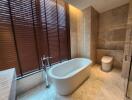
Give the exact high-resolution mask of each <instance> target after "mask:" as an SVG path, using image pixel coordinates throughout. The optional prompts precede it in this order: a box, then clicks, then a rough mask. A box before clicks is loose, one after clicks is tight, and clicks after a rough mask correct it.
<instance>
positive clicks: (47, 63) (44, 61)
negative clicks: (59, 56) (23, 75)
mask: <svg viewBox="0 0 132 100" xmlns="http://www.w3.org/2000/svg"><path fill="white" fill-rule="evenodd" d="M51 58H52V57H46V56H45V55H44V56H43V57H42V58H41V64H42V68H43V69H44V71H45V73H44V72H42V73H43V76H44V75H45V81H46V88H49V81H48V72H47V69H48V68H50V61H49V60H50V59H51Z"/></svg>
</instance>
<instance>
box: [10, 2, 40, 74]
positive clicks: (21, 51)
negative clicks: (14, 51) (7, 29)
mask: <svg viewBox="0 0 132 100" xmlns="http://www.w3.org/2000/svg"><path fill="white" fill-rule="evenodd" d="M10 4H11V13H12V18H13V24H14V30H15V36H16V37H15V38H16V42H17V47H18V55H19V59H20V64H21V68H22V73H27V72H30V71H33V70H35V69H38V68H39V67H38V66H39V58H38V55H37V46H36V41H35V33H34V26H33V25H34V24H33V15H32V14H33V13H32V10H33V9H32V0H10Z"/></svg>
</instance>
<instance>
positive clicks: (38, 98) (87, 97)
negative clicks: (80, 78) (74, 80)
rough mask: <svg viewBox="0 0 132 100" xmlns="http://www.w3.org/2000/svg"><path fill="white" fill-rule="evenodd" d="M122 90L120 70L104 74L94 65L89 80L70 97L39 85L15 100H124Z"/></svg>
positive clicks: (52, 87)
mask: <svg viewBox="0 0 132 100" xmlns="http://www.w3.org/2000/svg"><path fill="white" fill-rule="evenodd" d="M124 90H125V84H124V80H123V79H122V78H121V71H120V70H117V69H113V70H112V71H111V72H108V73H106V72H103V71H101V70H100V66H99V65H95V66H93V67H92V69H91V75H90V77H89V79H88V80H86V81H85V82H84V83H83V84H82V85H81V86H80V87H79V88H78V89H77V90H76V91H75V92H74V93H73V94H71V95H70V96H60V95H59V94H57V93H56V92H55V88H54V85H53V84H52V85H51V86H50V88H48V89H46V88H45V85H44V84H41V85H39V86H37V87H36V88H34V89H32V90H29V91H27V92H26V93H24V94H21V95H20V96H18V97H17V100H124Z"/></svg>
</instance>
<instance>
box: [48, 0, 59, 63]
mask: <svg viewBox="0 0 132 100" xmlns="http://www.w3.org/2000/svg"><path fill="white" fill-rule="evenodd" d="M45 13H46V14H45V15H46V23H47V32H48V41H49V56H51V57H53V58H52V63H56V62H59V61H60V55H59V48H60V47H59V36H58V35H59V34H58V28H57V24H58V22H57V8H56V0H45Z"/></svg>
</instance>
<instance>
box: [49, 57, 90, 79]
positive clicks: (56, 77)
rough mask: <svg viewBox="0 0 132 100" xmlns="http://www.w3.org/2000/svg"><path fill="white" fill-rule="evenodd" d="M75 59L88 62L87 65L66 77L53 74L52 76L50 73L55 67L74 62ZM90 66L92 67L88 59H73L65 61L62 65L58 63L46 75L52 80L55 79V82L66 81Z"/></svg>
mask: <svg viewBox="0 0 132 100" xmlns="http://www.w3.org/2000/svg"><path fill="white" fill-rule="evenodd" d="M75 59H85V60H88V61H89V64H87V65H84V66H82V68H80V69H78V70H76V71H74V73H71V74H70V75H66V76H63V77H59V76H55V75H54V74H52V71H53V69H54V68H56V67H58V66H60V65H62V64H65V63H68V62H69V61H72V60H75ZM91 65H92V60H90V59H88V58H74V59H70V60H67V61H65V62H63V63H59V64H56V65H53V67H52V68H50V69H49V71H48V74H49V76H50V77H51V78H53V79H57V80H62V79H68V78H71V77H73V76H74V75H76V74H77V73H79V72H81V71H82V70H83V69H85V68H86V67H89V66H91Z"/></svg>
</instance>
